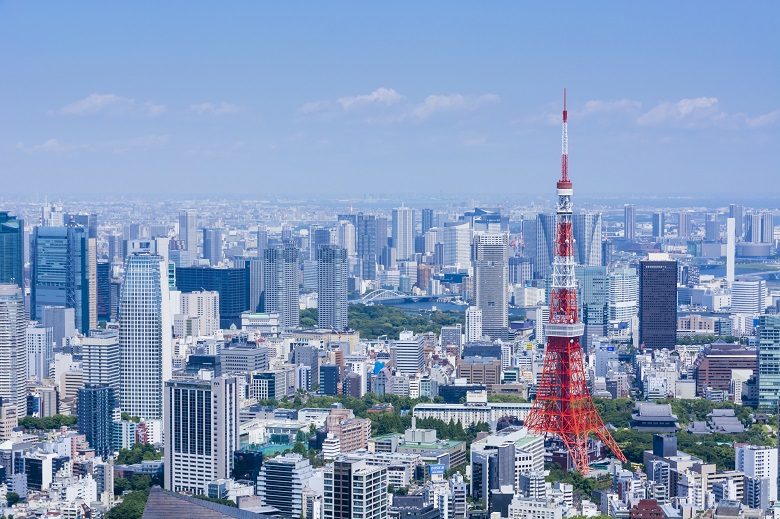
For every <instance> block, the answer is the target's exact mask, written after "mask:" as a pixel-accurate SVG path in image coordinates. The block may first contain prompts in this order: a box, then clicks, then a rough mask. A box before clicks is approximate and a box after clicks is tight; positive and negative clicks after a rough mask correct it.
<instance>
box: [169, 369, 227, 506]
mask: <svg viewBox="0 0 780 519" xmlns="http://www.w3.org/2000/svg"><path fill="white" fill-rule="evenodd" d="M238 409H239V400H238V383H237V381H236V378H235V377H216V378H213V379H211V380H197V379H178V380H169V381H168V382H166V383H165V488H166V489H167V490H171V491H173V492H191V493H193V494H205V493H206V486H207V485H208V483H210V482H211V481H214V480H215V479H223V478H225V479H226V478H230V477H231V471H232V470H233V451H235V450H238V449H239V447H240V445H239V421H238Z"/></svg>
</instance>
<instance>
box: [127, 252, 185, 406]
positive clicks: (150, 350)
mask: <svg viewBox="0 0 780 519" xmlns="http://www.w3.org/2000/svg"><path fill="white" fill-rule="evenodd" d="M168 306H169V294H168V276H167V264H166V262H165V260H164V259H163V258H162V256H158V255H157V254H147V253H134V254H131V255H129V256H127V258H126V259H125V277H124V280H123V281H122V287H121V294H120V302H119V352H120V369H121V371H120V373H121V379H120V407H121V408H122V411H125V412H127V413H130V415H131V416H138V417H140V418H145V419H147V420H162V418H163V384H164V382H165V381H166V380H168V379H170V378H171V376H172V366H171V363H172V349H171V333H172V330H171V312H170V310H169V309H168Z"/></svg>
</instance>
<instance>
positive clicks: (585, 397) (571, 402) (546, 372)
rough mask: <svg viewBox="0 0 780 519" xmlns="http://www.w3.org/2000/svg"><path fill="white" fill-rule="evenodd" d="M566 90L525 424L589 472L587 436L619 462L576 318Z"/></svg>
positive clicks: (575, 464)
mask: <svg viewBox="0 0 780 519" xmlns="http://www.w3.org/2000/svg"><path fill="white" fill-rule="evenodd" d="M567 124H568V121H567V112H566V90H565V89H564V91H563V154H562V157H561V179H560V180H559V181H558V210H557V219H556V231H555V258H554V260H553V265H552V269H553V270H552V281H551V287H550V288H551V292H552V294H551V297H550V321H549V324H548V325H547V327H546V335H547V349H546V351H545V354H544V369H543V371H542V379H541V382H540V384H539V389H538V391H537V393H536V400H534V403H533V406H532V408H531V412H530V413H529V415H528V418H527V419H526V421H525V426H526V427H528V429H530V430H531V431H532V432H534V433H537V434H544V435H545V436H546V435H555V436H557V437H559V438H560V439H561V440H563V442H564V443H565V444H566V447H567V448H568V450H569V453H570V454H571V458H572V460H573V462H574V466H575V467H576V469H577V470H579V471H580V472H581V473H583V474H587V473H588V469H589V465H588V436H589V435H590V434H591V433H593V434H594V435H595V436H596V437H597V438H598V439H600V440H601V441H602V442H604V443H605V444H606V445H607V447H609V448H610V450H611V451H612V452H613V453H614V454H615V456H616V457H617V458H619V459H620V460H621V461H624V462H625V461H626V457H625V456H624V455H623V453H622V452H620V448H619V447H618V446H617V443H615V440H614V439H613V438H612V435H611V434H609V431H608V430H607V428H606V427H605V426H604V422H603V421H602V420H601V417H600V416H599V414H598V411H596V406H595V405H593V400H592V399H591V397H590V391H589V390H588V385H587V381H586V380H585V368H584V365H583V361H582V348H581V347H580V337H582V335H583V333H584V331H585V330H584V325H583V324H582V323H581V322H580V320H579V316H578V315H577V286H576V282H575V280H574V236H573V231H572V205H571V196H572V193H573V189H572V183H571V180H569V142H568V133H567Z"/></svg>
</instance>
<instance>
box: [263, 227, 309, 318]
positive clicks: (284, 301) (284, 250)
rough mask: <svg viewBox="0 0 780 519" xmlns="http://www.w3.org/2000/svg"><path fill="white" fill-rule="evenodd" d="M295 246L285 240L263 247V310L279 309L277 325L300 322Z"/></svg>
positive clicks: (277, 310)
mask: <svg viewBox="0 0 780 519" xmlns="http://www.w3.org/2000/svg"><path fill="white" fill-rule="evenodd" d="M298 271H299V266H298V247H297V246H296V245H295V243H294V242H292V241H290V240H287V241H285V242H283V243H282V244H280V245H276V246H275V247H272V248H269V249H266V250H265V261H264V263H263V309H264V311H266V312H279V324H280V325H281V326H282V327H284V328H295V327H296V326H298V323H299V322H300V316H301V315H300V314H301V310H300V303H299V302H298V299H299V297H300V286H299V285H298Z"/></svg>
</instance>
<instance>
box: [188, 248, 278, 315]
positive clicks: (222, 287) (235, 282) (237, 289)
mask: <svg viewBox="0 0 780 519" xmlns="http://www.w3.org/2000/svg"><path fill="white" fill-rule="evenodd" d="M268 250H272V249H268ZM266 252H268V251H266ZM254 266H255V268H256V267H257V265H254ZM251 269H252V265H250V267H249V269H247V268H246V265H245V267H244V268H225V267H217V268H213V267H183V268H177V269H176V288H178V289H179V290H181V291H182V292H184V293H186V292H199V291H202V290H208V291H213V292H217V293H219V324H220V327H221V328H223V329H225V330H227V329H229V328H230V326H231V325H233V324H235V325H236V326H241V314H242V313H244V312H246V311H251V310H252V308H251V303H250V294H251V289H250V280H251V277H252V270H251ZM255 274H256V273H255Z"/></svg>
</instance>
